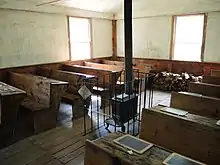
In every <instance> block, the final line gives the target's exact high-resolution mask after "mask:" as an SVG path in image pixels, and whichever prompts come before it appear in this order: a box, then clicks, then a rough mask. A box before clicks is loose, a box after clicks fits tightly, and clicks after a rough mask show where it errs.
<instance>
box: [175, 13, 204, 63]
mask: <svg viewBox="0 0 220 165" xmlns="http://www.w3.org/2000/svg"><path fill="white" fill-rule="evenodd" d="M203 28H204V15H194V16H177V17H176V34H175V45H174V60H184V61H201V48H202V38H203Z"/></svg>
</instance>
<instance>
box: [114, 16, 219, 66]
mask: <svg viewBox="0 0 220 165" xmlns="http://www.w3.org/2000/svg"><path fill="white" fill-rule="evenodd" d="M171 25H172V15H168V16H154V17H142V18H134V19H133V55H134V57H138V58H153V59H169V55H170V42H171ZM219 27H220V12H209V13H208V22H207V29H206V47H205V53H204V61H205V62H220V52H219V47H220V28H219ZM117 34H118V36H117V42H118V47H117V53H118V56H124V42H123V40H124V26H123V20H118V21H117Z"/></svg>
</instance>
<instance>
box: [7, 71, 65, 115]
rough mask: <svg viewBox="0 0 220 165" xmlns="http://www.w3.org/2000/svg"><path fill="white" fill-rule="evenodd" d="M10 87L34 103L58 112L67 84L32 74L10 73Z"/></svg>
mask: <svg viewBox="0 0 220 165" xmlns="http://www.w3.org/2000/svg"><path fill="white" fill-rule="evenodd" d="M9 82H10V84H11V85H13V86H15V87H17V88H20V89H22V90H24V91H26V92H27V95H28V96H29V97H31V98H33V99H34V100H35V101H36V102H38V103H40V104H44V105H45V106H48V107H50V108H51V109H53V110H56V111H58V108H59V104H60V98H61V96H60V95H61V94H62V92H64V91H65V90H66V88H67V85H68V83H67V82H61V81H57V80H53V79H49V78H45V77H42V76H36V75H32V74H23V73H13V72H10V76H9Z"/></svg>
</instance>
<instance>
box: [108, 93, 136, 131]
mask: <svg viewBox="0 0 220 165" xmlns="http://www.w3.org/2000/svg"><path fill="white" fill-rule="evenodd" d="M111 103H112V118H111V119H107V120H106V121H105V123H106V124H107V127H106V129H108V127H109V125H117V126H118V127H121V128H122V131H123V132H125V126H124V124H125V123H127V122H128V121H129V120H131V119H135V117H136V116H137V106H138V105H137V104H138V95H137V94H129V95H128V94H125V93H123V94H120V95H117V96H115V97H113V98H112V99H111Z"/></svg>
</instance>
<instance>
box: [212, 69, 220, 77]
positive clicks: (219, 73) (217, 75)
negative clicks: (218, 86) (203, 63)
mask: <svg viewBox="0 0 220 165" xmlns="http://www.w3.org/2000/svg"><path fill="white" fill-rule="evenodd" d="M211 76H216V77H220V70H211Z"/></svg>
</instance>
